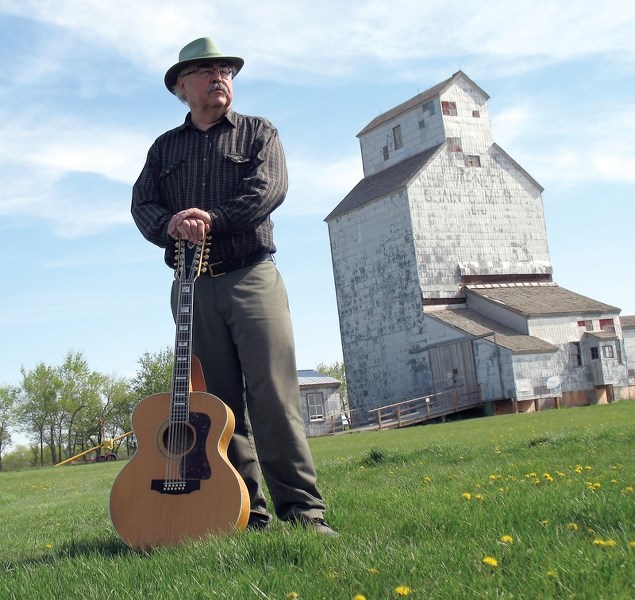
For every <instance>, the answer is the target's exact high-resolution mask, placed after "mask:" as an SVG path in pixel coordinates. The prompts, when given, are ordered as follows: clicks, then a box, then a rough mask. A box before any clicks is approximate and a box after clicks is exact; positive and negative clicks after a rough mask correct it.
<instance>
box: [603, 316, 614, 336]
mask: <svg viewBox="0 0 635 600" xmlns="http://www.w3.org/2000/svg"><path fill="white" fill-rule="evenodd" d="M600 329H601V330H602V331H606V332H608V333H615V321H613V319H600Z"/></svg>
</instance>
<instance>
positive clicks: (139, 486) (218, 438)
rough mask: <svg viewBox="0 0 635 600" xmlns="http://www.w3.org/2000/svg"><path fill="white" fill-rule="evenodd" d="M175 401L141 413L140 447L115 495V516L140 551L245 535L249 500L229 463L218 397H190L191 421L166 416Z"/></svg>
mask: <svg viewBox="0 0 635 600" xmlns="http://www.w3.org/2000/svg"><path fill="white" fill-rule="evenodd" d="M170 402H171V396H170V394H168V393H164V394H154V395H153V396H149V397H148V398H145V399H144V400H142V401H141V402H140V403H139V404H138V405H137V407H136V409H135V411H134V413H133V417H132V424H133V429H134V432H135V434H136V436H137V442H138V448H137V452H136V454H135V455H134V456H133V458H132V459H130V462H129V463H128V464H127V465H126V466H125V467H124V468H123V469H122V471H121V472H120V473H119V475H118V477H117V479H116V480H115V482H114V484H113V488H112V491H111V495H110V516H111V519H112V523H113V525H114V527H115V529H116V530H117V533H118V534H119V536H120V537H121V538H122V540H123V541H124V542H125V543H126V544H128V545H129V546H131V547H132V548H136V549H148V548H152V547H155V546H174V545H176V544H179V543H180V542H182V541H184V540H185V539H195V540H196V539H203V538H205V537H207V536H209V535H212V534H220V533H228V532H231V531H234V530H240V529H244V528H245V527H246V525H247V521H248V519H249V494H248V492H247V487H246V486H245V483H244V481H243V480H242V478H241V477H240V475H239V474H238V472H237V471H236V470H235V469H234V467H233V466H232V465H231V463H230V462H229V459H228V458H227V447H228V445H229V441H230V439H231V436H232V433H233V431H234V416H233V414H232V412H231V410H230V409H229V408H228V407H227V406H226V405H225V404H224V403H223V402H222V401H221V400H220V399H219V398H217V397H216V396H213V395H212V394H207V393H205V392H202V391H192V392H191V394H190V397H189V418H188V420H187V422H183V423H174V422H171V421H170V420H169V419H168V418H166V417H167V415H168V414H169V412H170Z"/></svg>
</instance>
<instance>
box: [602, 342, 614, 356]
mask: <svg viewBox="0 0 635 600" xmlns="http://www.w3.org/2000/svg"><path fill="white" fill-rule="evenodd" d="M602 356H603V357H604V358H615V353H614V352H613V346H611V345H610V344H607V345H606V346H602Z"/></svg>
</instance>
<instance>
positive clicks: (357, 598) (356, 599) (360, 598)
mask: <svg viewBox="0 0 635 600" xmlns="http://www.w3.org/2000/svg"><path fill="white" fill-rule="evenodd" d="M353 600H366V596H362V595H361V594H355V595H354V596H353Z"/></svg>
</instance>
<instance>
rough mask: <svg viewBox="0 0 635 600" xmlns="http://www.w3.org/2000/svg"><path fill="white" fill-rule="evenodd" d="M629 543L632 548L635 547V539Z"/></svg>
mask: <svg viewBox="0 0 635 600" xmlns="http://www.w3.org/2000/svg"><path fill="white" fill-rule="evenodd" d="M628 545H629V547H631V548H635V540H633V541H632V542H629V543H628Z"/></svg>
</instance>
